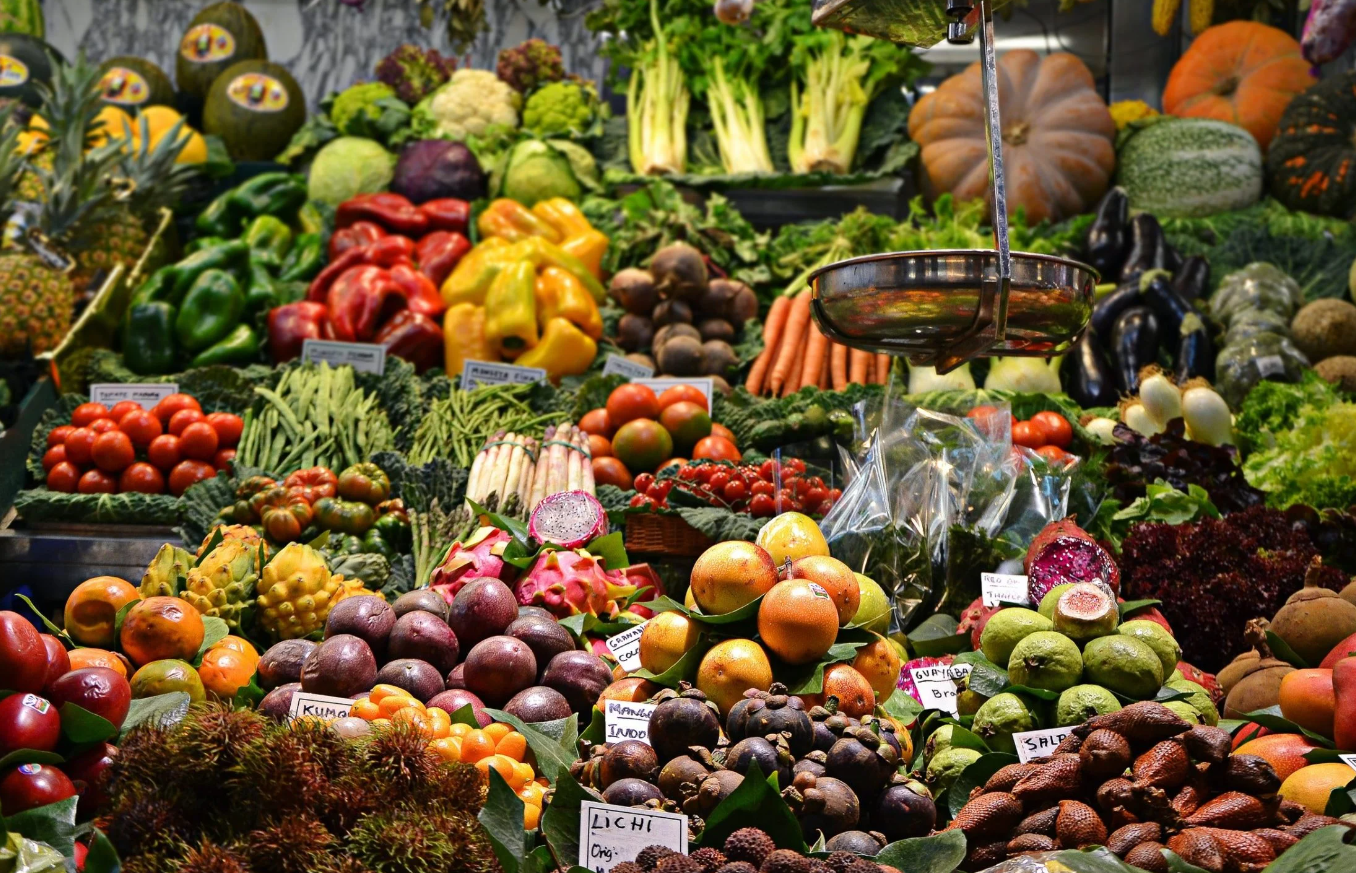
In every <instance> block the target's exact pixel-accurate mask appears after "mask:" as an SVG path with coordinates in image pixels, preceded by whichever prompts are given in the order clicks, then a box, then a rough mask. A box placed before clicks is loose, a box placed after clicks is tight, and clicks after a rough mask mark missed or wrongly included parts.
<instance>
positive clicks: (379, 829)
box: [348, 806, 493, 873]
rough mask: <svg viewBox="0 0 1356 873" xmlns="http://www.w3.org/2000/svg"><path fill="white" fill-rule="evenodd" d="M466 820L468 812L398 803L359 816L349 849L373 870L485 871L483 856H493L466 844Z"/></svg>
mask: <svg viewBox="0 0 1356 873" xmlns="http://www.w3.org/2000/svg"><path fill="white" fill-rule="evenodd" d="M461 818H466V819H467V820H466V821H460V820H459V819H461ZM471 822H474V819H470V818H469V816H465V817H463V816H458V815H457V814H455V813H448V812H443V813H439V812H436V811H431V810H428V809H415V808H409V807H405V806H401V807H397V808H396V809H394V810H392V811H391V812H389V813H374V814H372V815H368V816H364V817H363V819H362V820H361V821H360V822H358V826H357V827H355V828H354V829H353V832H352V833H351V834H350V835H349V842H348V851H349V852H350V853H351V854H352V856H353V857H354V858H356V859H358V860H359V861H361V862H362V863H363V864H364V865H366V866H367V868H368V869H370V870H372V871H373V873H435V871H438V873H441V871H449V873H450V871H477V873H479V871H485V870H488V869H489V868H488V866H487V862H488V860H489V859H488V858H486V857H485V855H486V854H489V856H490V858H492V857H493V854H492V853H486V852H485V849H487V848H488V847H484V848H481V849H479V850H477V848H478V847H473V846H472V845H471V835H470V830H471V829H470V827H469V825H470V824H471Z"/></svg>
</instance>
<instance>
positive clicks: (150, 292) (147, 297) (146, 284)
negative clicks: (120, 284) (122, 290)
mask: <svg viewBox="0 0 1356 873" xmlns="http://www.w3.org/2000/svg"><path fill="white" fill-rule="evenodd" d="M178 273H179V267H178V265H177V264H169V265H168V266H164V267H161V268H160V269H158V270H156V271H155V272H154V273H152V274H151V275H149V276H147V277H146V279H145V281H143V282H142V283H141V284H140V285H138V286H137V290H135V291H133V292H132V299H131V301H130V302H129V303H128V306H136V305H137V304H138V303H150V302H152V301H155V300H169V299H170V298H172V297H173V296H174V295H173V290H174V280H175V278H176V277H177V276H178Z"/></svg>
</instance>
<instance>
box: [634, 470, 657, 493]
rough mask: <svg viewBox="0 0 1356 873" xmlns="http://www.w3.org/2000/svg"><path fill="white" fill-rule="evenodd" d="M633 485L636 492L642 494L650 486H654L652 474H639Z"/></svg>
mask: <svg viewBox="0 0 1356 873" xmlns="http://www.w3.org/2000/svg"><path fill="white" fill-rule="evenodd" d="M633 484H634V486H635V489H636V490H637V491H639V492H640V493H642V494H644V493H645V492H646V491H648V490H649V489H650V486H651V485H653V484H654V474H653V473H640V474H639V475H637V476H636V479H635V482H634V483H633Z"/></svg>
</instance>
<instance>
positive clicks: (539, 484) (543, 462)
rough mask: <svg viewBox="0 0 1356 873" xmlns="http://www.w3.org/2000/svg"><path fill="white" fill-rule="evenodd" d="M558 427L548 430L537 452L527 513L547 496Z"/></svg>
mask: <svg viewBox="0 0 1356 873" xmlns="http://www.w3.org/2000/svg"><path fill="white" fill-rule="evenodd" d="M555 436H556V426H555V425H550V426H548V427H547V428H546V433H545V434H544V435H543V436H542V440H541V448H540V450H539V451H538V452H537V465H536V467H535V468H534V469H533V471H532V493H531V495H530V497H529V499H528V501H527V511H528V512H529V513H530V512H532V510H534V509H536V508H537V504H538V503H541V501H542V498H543V497H545V496H546V479H547V477H548V476H549V475H550V472H551V464H550V462H549V461H548V458H549V456H550V452H551V449H552V446H551V440H553V439H555Z"/></svg>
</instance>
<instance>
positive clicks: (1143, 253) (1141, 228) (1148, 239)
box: [1120, 212, 1169, 282]
mask: <svg viewBox="0 0 1356 873" xmlns="http://www.w3.org/2000/svg"><path fill="white" fill-rule="evenodd" d="M1130 239H1131V243H1130V253H1129V254H1127V255H1126V256H1125V264H1124V266H1122V267H1121V277H1120V280H1121V281H1122V282H1124V281H1126V280H1127V279H1133V278H1134V277H1136V276H1138V275H1139V274H1141V273H1143V272H1144V271H1146V270H1162V269H1166V267H1167V265H1168V258H1169V254H1168V241H1167V239H1166V238H1164V236H1163V227H1162V225H1160V224H1159V223H1158V219H1157V218H1154V217H1153V216H1152V215H1150V214H1149V213H1147V212H1141V213H1140V214H1139V215H1136V216H1135V217H1134V218H1133V219H1131V220H1130Z"/></svg>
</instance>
